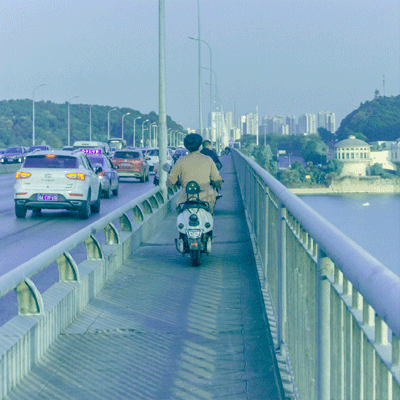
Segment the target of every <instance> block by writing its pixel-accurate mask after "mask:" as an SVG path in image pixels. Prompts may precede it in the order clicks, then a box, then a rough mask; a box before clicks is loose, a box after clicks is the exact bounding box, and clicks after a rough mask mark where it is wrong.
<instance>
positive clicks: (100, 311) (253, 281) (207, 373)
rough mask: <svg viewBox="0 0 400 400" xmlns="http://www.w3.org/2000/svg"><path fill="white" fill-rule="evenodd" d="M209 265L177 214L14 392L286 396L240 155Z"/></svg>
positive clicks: (20, 395)
mask: <svg viewBox="0 0 400 400" xmlns="http://www.w3.org/2000/svg"><path fill="white" fill-rule="evenodd" d="M222 161H223V163H224V167H223V169H222V170H221V172H222V175H223V178H224V180H225V184H224V188H223V191H222V194H223V198H222V199H221V200H219V201H218V203H217V206H216V211H215V240H214V242H213V249H212V252H211V254H210V255H209V256H208V257H207V256H204V257H203V259H202V265H201V266H200V267H199V268H193V267H191V266H190V260H189V258H188V257H182V256H181V255H179V253H178V252H177V251H176V250H175V247H174V244H173V241H174V237H176V228H175V221H176V215H175V213H173V215H170V216H169V217H168V218H167V219H166V220H165V222H164V223H163V224H162V226H160V229H159V231H158V232H157V233H156V234H154V236H153V237H152V238H151V239H150V240H148V241H147V242H146V243H144V244H143V245H142V246H141V247H140V248H139V249H138V250H137V251H135V252H134V253H133V254H132V256H131V258H130V259H129V260H128V262H127V263H126V264H124V265H123V267H122V268H121V269H120V270H119V271H118V272H117V273H116V274H115V275H114V276H113V277H112V278H111V279H110V280H109V282H108V284H107V285H106V286H105V287H104V289H103V290H102V291H101V292H100V294H99V296H98V297H97V298H96V299H95V300H94V301H92V302H91V303H90V305H89V306H88V307H87V309H86V311H85V312H84V313H82V314H81V315H80V316H79V318H78V319H77V320H76V321H75V322H74V323H73V324H72V325H70V326H69V327H68V329H67V330H66V331H65V332H64V333H63V334H62V335H61V337H60V338H59V339H58V340H57V341H56V343H55V344H54V345H53V346H52V347H51V348H50V350H49V351H48V352H47V353H46V355H45V356H44V357H43V358H42V360H41V362H40V363H39V364H38V365H37V366H35V368H34V369H33V370H32V371H31V373H30V374H29V375H28V376H27V377H26V378H25V379H24V380H23V381H22V382H20V384H19V385H18V386H17V387H16V388H15V389H14V390H13V391H12V392H11V394H10V395H9V396H8V397H7V399H18V400H21V399H27V398H29V399H33V398H34V399H51V400H55V399H60V400H61V399H62V400H68V399H74V400H77V399H79V400H85V399H88V400H89V399H90V400H95V399H114V400H117V399H124V400H125V399H134V400H137V399H185V400H190V399H193V400H203V399H229V400H235V399H252V400H254V399H280V398H281V395H280V393H281V384H280V378H279V373H278V370H277V366H276V360H275V356H274V351H273V342H272V337H271V333H270V330H269V327H268V323H267V317H266V314H265V311H264V305H263V302H262V297H261V293H260V289H259V284H258V277H257V271H256V266H255V261H254V257H253V251H252V246H251V241H250V235H249V232H248V229H247V224H246V220H245V216H244V212H243V204H242V201H241V198H240V194H239V188H238V184H237V180H236V175H235V171H234V167H233V163H232V160H231V157H230V156H229V157H228V156H225V157H223V159H222Z"/></svg>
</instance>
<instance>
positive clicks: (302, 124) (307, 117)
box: [298, 114, 317, 135]
mask: <svg viewBox="0 0 400 400" xmlns="http://www.w3.org/2000/svg"><path fill="white" fill-rule="evenodd" d="M298 122H299V133H300V134H304V135H308V134H310V133H317V126H316V116H315V114H303V115H300V117H299V121H298Z"/></svg>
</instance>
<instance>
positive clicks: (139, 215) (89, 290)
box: [0, 188, 178, 399]
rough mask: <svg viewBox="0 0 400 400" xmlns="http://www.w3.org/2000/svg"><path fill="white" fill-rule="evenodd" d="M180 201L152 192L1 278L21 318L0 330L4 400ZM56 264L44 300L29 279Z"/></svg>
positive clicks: (173, 193) (174, 195)
mask: <svg viewBox="0 0 400 400" xmlns="http://www.w3.org/2000/svg"><path fill="white" fill-rule="evenodd" d="M177 195H178V193H177V192H176V190H170V191H169V196H168V199H164V197H163V196H162V194H161V192H160V191H158V189H157V188H155V189H152V190H150V191H149V192H148V193H147V194H145V195H143V196H140V197H139V198H137V199H135V200H133V201H131V202H130V203H128V204H126V205H125V206H123V207H121V208H119V209H118V210H116V211H114V212H112V213H110V214H109V215H107V216H105V217H103V218H101V219H100V220H98V221H95V222H94V223H93V224H91V225H89V226H88V227H86V228H84V229H82V230H81V231H79V232H77V233H75V234H74V235H72V236H71V237H69V238H67V239H65V240H63V241H62V242H60V243H59V244H57V245H55V246H53V247H51V248H50V249H48V250H47V251H45V252H43V253H41V254H39V255H38V256H36V257H34V258H33V259H31V260H29V261H28V262H26V263H24V264H22V265H21V266H19V267H18V268H16V269H15V270H13V271H10V272H9V273H7V274H6V275H3V276H2V279H1V281H0V297H1V296H4V295H5V294H7V293H8V292H10V291H12V290H15V291H16V293H17V300H18V309H19V315H17V316H16V317H14V318H12V319H11V320H10V321H8V322H7V323H5V324H4V325H3V326H1V327H0V399H2V398H4V397H5V396H6V395H7V394H8V393H9V392H10V390H11V389H12V388H13V387H14V386H15V385H16V384H17V383H18V382H19V381H20V380H21V379H22V378H23V377H24V376H25V375H26V374H27V373H28V372H29V371H30V370H31V368H32V367H33V366H34V365H35V363H37V362H38V361H39V360H40V358H41V357H42V355H43V354H44V353H45V351H46V350H47V349H48V348H49V347H50V345H51V344H52V343H53V342H54V341H55V340H56V339H57V338H58V336H59V335H60V333H61V332H62V331H63V330H64V329H65V328H66V327H67V326H68V325H69V324H71V323H72V321H73V320H74V319H75V318H76V316H77V315H78V314H79V313H80V312H81V311H82V310H83V309H84V308H85V307H86V306H87V305H88V303H89V302H90V301H91V300H92V299H93V298H94V297H95V296H96V295H97V293H98V292H99V291H100V290H101V289H102V287H103V286H104V284H105V282H106V281H107V280H108V279H109V278H110V277H111V276H112V275H113V274H114V272H116V271H117V270H118V269H119V268H120V267H121V266H122V264H123V263H124V262H125V261H126V260H127V258H128V257H129V256H130V254H131V253H132V252H133V251H134V250H135V249H136V248H137V247H139V246H140V244H141V243H142V241H144V240H145V239H146V238H148V237H149V235H151V234H152V233H153V231H154V229H156V228H157V227H158V225H159V224H160V223H161V222H162V221H163V220H164V219H165V218H166V216H167V215H168V214H169V212H170V211H171V210H173V209H174V208H175V203H176V199H177ZM115 221H119V224H118V226H119V229H117V228H116V225H117V224H115V225H114V223H113V222H115ZM98 234H100V235H103V234H105V238H106V244H105V245H101V244H100V242H99V240H97V238H96V235H98ZM82 243H84V244H85V245H86V252H87V259H86V260H85V261H83V262H81V263H79V264H78V265H77V264H76V263H75V261H74V259H73V257H71V255H70V253H69V252H70V251H71V250H72V249H74V248H75V247H77V246H79V245H80V244H82ZM54 262H56V263H57V266H58V270H59V275H60V280H59V282H57V283H55V284H54V285H53V286H51V287H50V288H49V289H48V290H46V291H45V292H44V293H43V294H42V293H40V292H39V290H38V289H37V288H36V286H35V285H34V283H33V282H32V281H31V280H30V277H32V276H34V275H35V274H37V273H38V272H40V271H41V270H43V269H45V268H46V267H48V266H49V265H51V264H53V263H54Z"/></svg>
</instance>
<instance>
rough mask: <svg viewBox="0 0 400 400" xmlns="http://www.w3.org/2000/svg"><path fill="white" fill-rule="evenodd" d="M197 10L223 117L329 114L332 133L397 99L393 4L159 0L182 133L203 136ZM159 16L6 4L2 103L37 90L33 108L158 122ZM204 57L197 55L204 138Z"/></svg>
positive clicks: (398, 44)
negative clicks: (128, 112) (124, 110)
mask: <svg viewBox="0 0 400 400" xmlns="http://www.w3.org/2000/svg"><path fill="white" fill-rule="evenodd" d="M198 5H199V8H200V38H201V40H203V41H205V42H206V43H207V44H208V46H209V47H210V49H211V53H212V70H213V72H214V73H213V78H212V79H213V82H212V83H213V85H212V89H213V95H214V96H215V97H214V100H215V101H217V103H220V104H221V105H222V108H223V111H224V112H227V111H232V112H234V113H235V115H236V117H239V116H240V115H244V114H246V113H250V112H255V111H256V109H257V108H258V114H259V122H260V124H261V119H262V117H263V116H266V115H283V116H287V115H295V116H296V117H298V116H299V115H301V114H305V113H315V114H316V113H318V111H331V112H334V113H335V114H336V124H337V127H339V124H340V121H341V120H342V119H343V118H345V117H346V115H348V114H349V113H351V112H352V111H353V110H355V109H357V108H358V107H359V105H360V103H364V102H365V101H367V100H372V99H373V97H374V92H375V90H376V89H377V90H379V91H380V93H381V94H382V95H383V94H385V95H386V96H397V95H399V92H400V2H399V1H398V0H379V1H378V0H165V25H166V29H165V34H166V110H167V114H168V115H169V116H171V118H172V119H173V120H174V121H176V122H178V123H180V124H182V126H183V127H184V128H188V127H189V128H192V129H197V128H198V127H199V82H198V42H197V41H195V40H191V39H189V37H193V38H198ZM158 6H159V2H158V0H126V1H123V0H112V1H110V0H108V1H104V0H84V1H82V0H79V1H78V0H29V1H28V0H19V1H17V0H2V2H1V11H0V46H1V56H0V100H4V99H6V100H8V99H32V98H33V91H34V89H35V88H36V87H37V86H38V85H41V84H45V86H43V87H39V88H37V89H36V90H35V100H36V101H38V100H45V101H47V100H50V101H52V102H55V103H65V102H66V101H68V100H71V104H74V103H80V104H98V105H108V106H112V107H129V108H132V109H135V110H138V111H140V112H141V113H144V114H147V113H149V112H151V111H155V112H156V113H157V114H158V113H159V101H158V91H159V89H158V85H159V69H158V65H159V64H158V60H159V51H158V23H159V18H158ZM208 46H207V45H206V44H204V43H202V50H201V66H202V69H201V70H202V78H201V79H202V85H201V89H202V90H201V92H202V100H203V101H202V115H203V119H202V120H203V126H204V127H205V126H207V121H208V118H207V115H208V113H209V111H210V87H211V85H210V78H209V77H210V71H209V68H210V50H209V47H208ZM207 68H208V69H207ZM383 76H384V78H383ZM215 77H216V79H215ZM383 81H385V84H384V83H383ZM216 95H218V96H216ZM74 96H79V97H78V98H73V97H74ZM72 98H73V99H72ZM92 112H95V107H94V108H93V111H92ZM127 118H128V117H127Z"/></svg>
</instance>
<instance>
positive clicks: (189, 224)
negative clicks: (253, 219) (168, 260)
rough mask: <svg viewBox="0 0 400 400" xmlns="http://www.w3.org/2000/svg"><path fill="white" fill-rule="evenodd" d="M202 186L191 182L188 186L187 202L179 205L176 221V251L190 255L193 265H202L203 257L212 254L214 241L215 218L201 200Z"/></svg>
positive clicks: (205, 203) (207, 204)
mask: <svg viewBox="0 0 400 400" xmlns="http://www.w3.org/2000/svg"><path fill="white" fill-rule="evenodd" d="M199 193H200V186H199V185H198V183H197V182H195V181H191V182H189V183H188V184H187V185H186V195H187V200H186V201H185V202H184V203H181V204H179V209H178V218H177V221H176V224H177V228H178V232H179V238H178V239H175V245H176V249H177V250H178V251H179V252H180V253H181V254H182V255H185V254H188V253H189V254H190V260H191V264H192V266H194V267H197V266H199V265H200V260H201V255H202V254H203V253H206V254H209V253H210V252H211V242H212V239H213V223H214V221H213V216H212V214H211V212H210V206H209V203H208V202H205V201H202V200H200V198H199Z"/></svg>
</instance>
